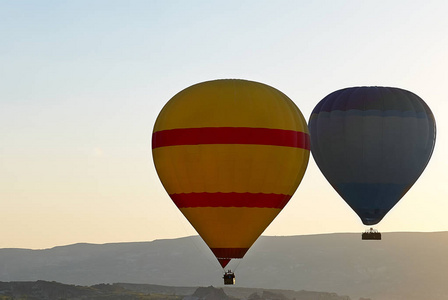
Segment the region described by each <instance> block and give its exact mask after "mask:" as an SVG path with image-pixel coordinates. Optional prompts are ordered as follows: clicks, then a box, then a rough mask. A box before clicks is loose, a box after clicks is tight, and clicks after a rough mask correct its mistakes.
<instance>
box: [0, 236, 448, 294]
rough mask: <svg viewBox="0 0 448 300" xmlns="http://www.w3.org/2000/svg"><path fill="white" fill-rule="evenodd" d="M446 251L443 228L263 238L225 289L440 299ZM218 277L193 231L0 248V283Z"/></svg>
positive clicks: (172, 282)
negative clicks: (376, 237) (145, 238)
mask: <svg viewBox="0 0 448 300" xmlns="http://www.w3.org/2000/svg"><path fill="white" fill-rule="evenodd" d="M447 253H448V232H437V233H383V240H382V241H361V239H360V234H353V233H345V234H324V235H308V236H289V237H264V236H263V237H261V238H260V239H259V240H258V241H257V242H256V243H255V244H254V246H253V247H252V248H251V250H250V251H249V252H248V253H247V254H246V257H245V258H244V260H242V261H241V262H240V263H239V265H238V267H237V269H236V272H235V274H236V281H237V287H236V288H232V289H231V290H232V291H238V287H251V288H260V287H263V288H265V289H282V290H294V291H300V290H306V291H322V292H334V293H337V294H338V295H348V296H350V297H351V298H352V299H358V298H361V297H366V298H371V299H373V300H401V299H403V300H421V299H434V300H439V299H448V285H447V284H446V280H447V278H448V258H447ZM221 277H222V273H221V271H220V268H219V265H218V263H217V262H216V259H215V258H214V257H213V255H212V254H211V252H210V250H209V249H208V248H207V247H206V246H205V244H204V243H203V242H202V240H201V239H200V238H199V237H196V236H195V237H187V238H180V239H172V240H156V241H153V242H142V243H116V244H104V245H93V244H75V245H70V246H63V247H55V248H52V249H45V250H26V249H0V281H36V280H46V281H58V282H62V283H67V284H78V285H88V286H89V285H94V284H99V283H114V282H127V283H141V284H144V283H150V284H156V285H165V286H185V287H198V286H210V285H213V286H217V287H219V286H222V278H221ZM225 291H226V293H228V292H227V290H225ZM229 295H231V294H230V293H229ZM232 296H233V295H232ZM242 296H243V295H240V298H241V297H242ZM249 296H250V295H246V294H245V295H244V297H245V299H247V297H249ZM292 298H293V297H291V299H292Z"/></svg>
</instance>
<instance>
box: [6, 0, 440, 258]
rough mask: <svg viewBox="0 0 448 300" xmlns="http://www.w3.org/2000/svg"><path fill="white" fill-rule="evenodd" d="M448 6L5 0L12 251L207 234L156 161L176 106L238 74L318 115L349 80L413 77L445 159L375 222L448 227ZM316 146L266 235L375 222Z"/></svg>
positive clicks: (399, 82) (436, 160)
mask: <svg viewBox="0 0 448 300" xmlns="http://www.w3.org/2000/svg"><path fill="white" fill-rule="evenodd" d="M447 13H448V2H446V1H444V0H440V1H430V0H425V1H358V0H356V1H355V0H354V1H298V0H297V1H260V0H254V1H241V0H236V1H228V0H226V1H209V0H207V1H166V0H161V1H149V0H147V1H110V0H104V1H96V0H93V1H92V0H89V1H31V0H29V1H14V0H10V1H5V0H0V29H1V30H0V204H1V206H0V209H1V223H0V224H1V226H0V248H12V247H20V248H32V249H42V248H50V247H54V246H60V245H67V244H73V243H78V242H88V243H109V242H135V241H151V240H154V239H168V238H177V237H182V236H188V235H195V234H196V232H195V231H194V230H193V229H192V227H191V226H190V225H189V223H188V222H187V221H186V220H185V219H184V217H183V216H182V215H181V213H180V212H179V211H178V209H177V208H176V207H175V205H174V204H173V203H172V201H171V200H170V198H169V197H168V195H167V194H166V193H165V191H164V189H163V187H162V185H161V183H160V181H159V179H158V177H157V174H156V171H155V168H154V164H153V161H152V156H151V133H152V127H153V125H154V122H155V119H156V117H157V115H158V113H159V111H160V110H161V108H162V107H163V105H164V104H165V103H166V102H167V101H168V100H169V99H170V98H171V97H172V96H174V95H175V94H176V93H177V92H179V91H181V90H182V89H184V88H186V87H188V86H190V85H192V84H195V83H198V82H202V81H207V80H212V79H221V78H239V79H247V80H253V81H258V82H262V83H265V84H268V85H270V86H273V87H275V88H277V89H279V90H281V91H282V92H284V93H285V94H286V95H288V96H289V97H290V98H291V99H292V100H293V101H294V102H295V103H296V104H297V106H298V107H299V108H300V110H301V111H302V113H303V115H304V116H305V119H306V120H308V118H309V116H310V114H311V111H312V109H313V108H314V106H315V105H316V104H317V103H318V102H319V101H320V100H321V99H322V98H323V97H325V96H326V95H327V94H329V93H331V92H333V91H335V90H338V89H341V88H345V87H351V86H360V85H378V86H393V87H400V88H404V89H407V90H410V91H412V92H414V93H415V94H417V95H419V96H420V97H421V98H422V99H424V100H425V102H426V103H427V104H428V105H429V106H430V108H431V109H432V111H433V112H434V114H435V118H436V122H437V134H438V135H437V140H436V147H435V151H434V154H433V156H432V159H431V161H430V163H429V165H428V167H427V168H426V170H425V172H424V173H423V175H422V176H421V177H420V179H419V180H418V181H417V183H416V184H415V185H414V187H413V188H412V189H411V190H410V191H409V192H408V193H407V194H406V195H405V197H404V198H403V199H402V200H401V201H400V202H399V203H398V204H397V205H396V206H395V207H394V208H393V209H392V211H390V212H389V214H388V215H387V216H386V217H385V218H384V219H383V221H382V222H381V223H380V224H379V225H377V226H376V228H377V229H379V230H380V231H382V232H390V231H446V230H448V218H447V215H448V184H447V183H446V182H445V181H446V178H447V175H446V170H447V169H448V160H447V159H446V153H448V142H447V133H446V129H447V128H448V120H447V118H445V117H444V113H445V112H446V111H448V98H447V94H448V93H447V92H446V89H447V87H448V18H447V17H446V16H447ZM365 229H366V226H364V225H362V223H361V221H360V219H359V218H358V216H357V215H356V214H355V213H354V212H353V211H352V210H351V209H350V208H349V206H348V205H347V204H346V203H345V202H344V201H343V200H342V199H341V198H340V197H339V195H338V194H337V193H336V192H335V191H333V189H332V188H331V186H330V185H329V184H328V183H327V181H326V180H325V178H324V177H323V176H322V175H321V173H320V171H319V169H318V168H317V166H316V164H315V163H314V160H313V158H312V157H310V163H309V165H308V169H307V172H306V173H305V176H304V179H303V181H302V183H301V185H300V186H299V188H298V190H297V191H296V193H295V195H294V197H293V198H292V199H291V201H290V202H289V204H288V205H287V206H286V207H285V209H284V210H283V211H282V213H280V215H279V216H278V217H277V218H276V219H275V220H274V222H273V223H272V224H271V225H270V227H269V228H268V229H267V230H266V231H265V232H264V235H277V236H284V235H302V234H319V233H333V232H362V231H364V230H365Z"/></svg>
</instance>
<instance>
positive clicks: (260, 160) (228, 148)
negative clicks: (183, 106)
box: [153, 144, 309, 195]
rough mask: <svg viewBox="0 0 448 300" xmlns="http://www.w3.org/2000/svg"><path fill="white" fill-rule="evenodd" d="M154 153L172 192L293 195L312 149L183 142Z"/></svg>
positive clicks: (154, 150) (167, 187)
mask: <svg viewBox="0 0 448 300" xmlns="http://www.w3.org/2000/svg"><path fill="white" fill-rule="evenodd" d="M153 156H154V161H155V165H156V168H157V173H158V174H159V177H160V180H161V181H162V183H163V185H164V187H165V189H166V191H167V192H168V193H169V194H174V193H192V192H195V193H201V192H208V193H215V192H222V193H228V192H237V193H245V192H249V193H275V194H286V195H292V194H293V193H294V192H295V190H296V189H297V187H298V185H299V184H300V181H301V180H302V177H303V174H304V172H305V170H306V167H307V164H308V158H309V150H305V149H301V148H293V147H282V146H270V145H239V144H216V145H182V146H169V147H160V148H156V149H153Z"/></svg>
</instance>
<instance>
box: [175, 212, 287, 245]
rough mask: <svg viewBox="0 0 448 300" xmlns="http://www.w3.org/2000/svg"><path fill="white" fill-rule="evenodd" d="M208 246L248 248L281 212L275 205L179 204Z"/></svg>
mask: <svg viewBox="0 0 448 300" xmlns="http://www.w3.org/2000/svg"><path fill="white" fill-rule="evenodd" d="M180 210H181V212H182V213H183V214H184V215H185V217H186V218H187V219H188V221H189V222H190V223H191V224H192V225H193V227H194V228H195V229H196V231H197V232H198V233H199V235H200V236H201V237H202V239H203V240H204V241H205V243H206V244H207V245H208V246H209V247H210V248H249V247H250V246H252V244H253V243H254V242H255V240H256V239H257V238H258V237H259V236H260V235H261V234H262V233H263V231H264V230H265V229H266V227H267V226H268V225H269V224H270V223H271V222H272V220H274V218H275V217H276V216H277V215H278V213H279V212H280V209H277V208H249V207H195V208H181V209H180Z"/></svg>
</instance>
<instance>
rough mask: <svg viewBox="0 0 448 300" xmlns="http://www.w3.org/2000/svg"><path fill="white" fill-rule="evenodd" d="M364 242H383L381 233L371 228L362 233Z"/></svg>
mask: <svg viewBox="0 0 448 300" xmlns="http://www.w3.org/2000/svg"><path fill="white" fill-rule="evenodd" d="M362 239H363V240H381V232H378V230H376V229H373V228H370V229H369V230H366V231H365V232H363V233H362Z"/></svg>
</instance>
